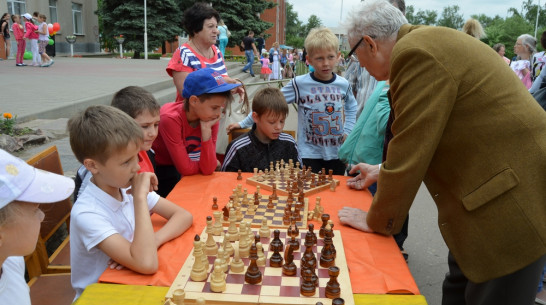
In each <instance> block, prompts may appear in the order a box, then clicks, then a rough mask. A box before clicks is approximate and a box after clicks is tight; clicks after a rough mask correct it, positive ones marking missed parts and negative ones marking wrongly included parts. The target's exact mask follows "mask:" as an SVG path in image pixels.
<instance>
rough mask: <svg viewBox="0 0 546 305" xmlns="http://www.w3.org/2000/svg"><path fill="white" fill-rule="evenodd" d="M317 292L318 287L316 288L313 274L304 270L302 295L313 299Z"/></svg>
mask: <svg viewBox="0 0 546 305" xmlns="http://www.w3.org/2000/svg"><path fill="white" fill-rule="evenodd" d="M316 290H317V286H315V283H314V281H313V272H312V271H311V270H310V269H305V270H303V271H302V280H301V287H300V293H301V294H302V295H303V296H306V297H311V296H314V295H315V291H316Z"/></svg>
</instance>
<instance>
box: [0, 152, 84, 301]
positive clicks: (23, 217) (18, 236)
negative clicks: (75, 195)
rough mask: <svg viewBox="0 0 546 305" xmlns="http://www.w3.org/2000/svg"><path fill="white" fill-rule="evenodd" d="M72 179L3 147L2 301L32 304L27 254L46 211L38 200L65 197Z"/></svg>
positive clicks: (0, 171) (0, 213) (0, 186)
mask: <svg viewBox="0 0 546 305" xmlns="http://www.w3.org/2000/svg"><path fill="white" fill-rule="evenodd" d="M73 190H74V181H72V179H70V178H67V177H64V176H61V175H57V174H53V173H49V172H45V171H42V170H39V169H35V168H34V167H32V166H30V165H28V164H26V163H25V162H24V161H23V160H21V159H18V158H15V157H14V156H12V155H10V154H9V153H7V152H5V151H4V150H1V149H0V267H1V269H0V303H2V304H3V305H30V295H29V287H28V285H27V283H26V281H25V261H24V257H23V256H24V255H28V254H31V253H32V251H34V248H35V247H36V241H37V240H38V234H39V233H40V223H41V222H42V220H43V219H44V213H43V212H42V210H40V208H39V207H38V204H39V203H52V202H58V201H61V200H64V199H66V198H68V197H69V196H70V194H72V191H73Z"/></svg>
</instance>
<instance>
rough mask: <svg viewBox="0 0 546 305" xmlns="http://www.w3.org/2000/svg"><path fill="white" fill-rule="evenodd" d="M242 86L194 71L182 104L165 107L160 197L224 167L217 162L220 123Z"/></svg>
mask: <svg viewBox="0 0 546 305" xmlns="http://www.w3.org/2000/svg"><path fill="white" fill-rule="evenodd" d="M240 85H241V84H228V83H227V82H226V81H225V79H224V78H223V77H222V75H221V74H220V73H218V72H216V71H214V70H213V69H210V68H204V69H200V70H197V71H194V72H192V73H190V74H188V76H187V77H186V80H185V81H184V91H183V92H182V97H183V98H184V101H183V102H182V103H179V102H174V103H167V104H165V105H163V106H162V107H161V110H160V123H159V134H158V136H157V139H156V140H155V141H154V144H153V145H152V148H153V150H154V152H155V161H156V175H157V178H158V180H159V185H158V188H159V189H158V190H157V193H158V194H159V195H160V196H162V197H166V196H167V195H168V194H169V192H170V191H171V190H172V189H173V188H174V186H175V185H176V183H178V181H179V180H180V178H181V177H182V176H188V175H195V174H199V173H200V174H203V175H210V174H212V173H213V172H214V170H215V169H216V168H217V167H218V166H219V165H220V163H219V162H218V160H217V159H216V139H217V136H218V122H219V121H220V116H221V113H222V110H223V108H224V107H225V105H226V103H230V102H231V99H232V96H231V92H230V90H232V89H233V88H236V87H238V86H240Z"/></svg>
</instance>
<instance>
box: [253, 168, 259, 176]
mask: <svg viewBox="0 0 546 305" xmlns="http://www.w3.org/2000/svg"><path fill="white" fill-rule="evenodd" d="M256 176H258V168H257V167H255V168H254V173H253V175H252V178H256Z"/></svg>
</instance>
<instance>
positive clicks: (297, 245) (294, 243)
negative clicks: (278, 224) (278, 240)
mask: <svg viewBox="0 0 546 305" xmlns="http://www.w3.org/2000/svg"><path fill="white" fill-rule="evenodd" d="M286 244H287V245H290V246H292V247H294V251H298V250H299V248H300V241H299V239H296V237H295V236H292V237H291V238H290V240H289V241H288V242H287V243H286Z"/></svg>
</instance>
